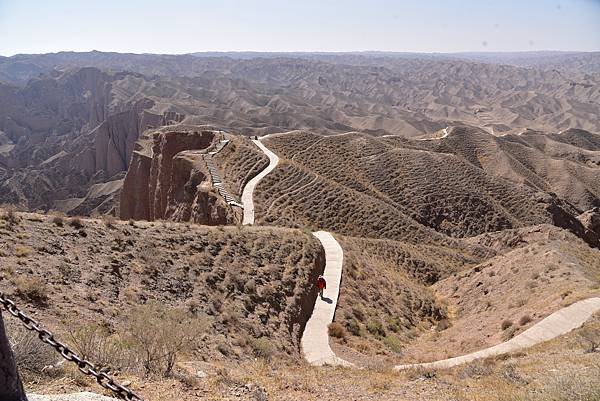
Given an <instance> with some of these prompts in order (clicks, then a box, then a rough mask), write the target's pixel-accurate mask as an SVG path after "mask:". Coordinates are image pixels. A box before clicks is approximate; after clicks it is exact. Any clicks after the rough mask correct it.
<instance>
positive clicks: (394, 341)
mask: <svg viewBox="0 0 600 401" xmlns="http://www.w3.org/2000/svg"><path fill="white" fill-rule="evenodd" d="M383 343H384V344H385V345H387V346H388V348H389V349H391V350H392V351H394V352H395V353H397V354H399V353H401V352H402V342H400V339H399V338H398V337H397V336H395V335H388V336H386V337H385V338H384V339H383Z"/></svg>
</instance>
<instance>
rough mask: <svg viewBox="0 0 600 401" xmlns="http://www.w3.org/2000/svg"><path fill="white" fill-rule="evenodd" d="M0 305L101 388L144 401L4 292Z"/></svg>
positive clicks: (133, 399) (121, 396)
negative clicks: (84, 357)
mask: <svg viewBox="0 0 600 401" xmlns="http://www.w3.org/2000/svg"><path fill="white" fill-rule="evenodd" d="M0 303H1V304H2V306H4V309H6V310H7V311H8V312H9V313H10V314H11V315H13V316H14V317H16V318H17V319H19V320H20V321H21V322H22V323H23V325H24V326H25V327H26V328H27V329H28V330H31V331H35V332H36V333H37V335H38V337H39V339H40V340H41V341H42V342H44V343H46V344H49V345H50V346H52V347H53V348H54V349H55V350H56V352H58V353H59V354H60V355H61V356H62V357H63V358H65V359H66V360H67V361H70V362H73V363H74V364H76V365H77V367H78V368H79V370H80V371H81V372H82V373H83V374H85V375H88V376H93V377H94V378H95V379H96V382H98V384H99V385H100V386H102V387H104V388H105V389H108V390H111V391H112V392H114V393H115V394H116V395H117V396H119V398H122V399H124V400H127V401H144V400H143V399H142V398H141V397H140V396H139V395H137V394H136V393H134V392H133V391H131V390H129V389H128V388H127V387H125V386H123V385H122V384H119V383H117V382H116V381H115V380H114V379H113V378H112V377H110V376H109V375H108V374H107V373H105V372H101V371H100V369H98V368H97V367H96V365H94V364H93V363H91V362H89V361H86V360H85V359H83V358H81V357H79V356H78V355H77V354H75V353H74V352H73V351H71V349H70V348H69V347H67V346H66V345H65V344H63V343H61V342H60V341H58V340H56V339H55V338H54V335H53V334H52V333H51V332H50V331H48V330H46V329H44V328H42V327H41V326H40V323H39V322H38V321H37V320H35V319H32V318H31V317H29V316H27V315H26V314H25V313H24V312H23V311H21V310H20V309H19V308H17V305H16V304H15V303H14V301H13V300H11V299H10V298H8V297H6V296H4V294H3V293H2V292H0Z"/></svg>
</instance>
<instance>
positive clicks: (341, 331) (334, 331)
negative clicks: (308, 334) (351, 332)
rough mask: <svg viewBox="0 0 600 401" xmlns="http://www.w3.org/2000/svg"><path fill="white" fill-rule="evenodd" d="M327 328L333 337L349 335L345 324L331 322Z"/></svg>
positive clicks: (342, 337)
mask: <svg viewBox="0 0 600 401" xmlns="http://www.w3.org/2000/svg"><path fill="white" fill-rule="evenodd" d="M327 328H328V330H329V335H330V336H331V337H335V338H339V339H345V338H346V336H347V335H348V334H347V333H346V329H345V328H344V326H342V325H341V324H339V323H337V322H333V323H330V324H329V326H328V327H327Z"/></svg>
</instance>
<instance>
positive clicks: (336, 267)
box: [300, 231, 354, 367]
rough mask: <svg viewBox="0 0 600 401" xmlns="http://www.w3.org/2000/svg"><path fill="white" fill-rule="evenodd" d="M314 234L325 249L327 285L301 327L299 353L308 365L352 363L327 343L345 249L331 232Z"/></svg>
mask: <svg viewBox="0 0 600 401" xmlns="http://www.w3.org/2000/svg"><path fill="white" fill-rule="evenodd" d="M313 235H314V236H315V237H316V238H317V239H318V240H319V241H320V242H321V245H323V248H324V249H325V272H324V273H323V277H325V281H326V282H327V288H326V289H325V291H324V292H323V299H321V298H320V297H317V299H316V300H315V306H314V308H313V312H312V315H311V316H310V319H309V320H308V322H307V323H306V327H305V328H304V333H303V334H302V340H301V342H300V343H301V346H302V352H303V353H304V358H306V360H307V361H308V363H310V364H311V365H316V366H322V365H337V366H348V367H350V366H354V365H353V364H352V363H350V362H348V361H345V360H343V359H341V358H339V357H338V356H336V355H335V354H334V353H333V351H332V350H331V347H330V346H329V329H328V326H329V324H330V323H331V322H333V317H334V315H335V308H336V306H337V301H338V297H339V295H340V282H341V281H342V265H343V263H344V251H343V250H342V247H341V246H340V244H339V243H338V242H337V241H336V239H335V238H333V235H331V234H330V233H328V232H327V231H317V232H314V233H313Z"/></svg>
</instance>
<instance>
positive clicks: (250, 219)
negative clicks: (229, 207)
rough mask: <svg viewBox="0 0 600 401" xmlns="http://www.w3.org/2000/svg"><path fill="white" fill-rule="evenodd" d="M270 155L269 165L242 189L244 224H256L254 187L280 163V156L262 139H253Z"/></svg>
mask: <svg viewBox="0 0 600 401" xmlns="http://www.w3.org/2000/svg"><path fill="white" fill-rule="evenodd" d="M252 142H254V143H255V144H256V146H258V147H259V148H260V150H262V151H263V153H264V154H266V155H267V156H268V157H269V165H268V166H267V167H266V168H265V169H264V170H263V171H261V172H260V173H258V174H257V175H256V176H255V177H254V178H252V179H251V180H250V181H248V183H247V184H246V186H245V187H244V190H243V191H242V205H244V218H243V219H242V224H243V225H248V224H254V189H255V188H256V185H258V183H259V182H260V180H262V179H263V178H265V176H266V175H267V174H269V173H270V172H271V171H273V170H274V169H275V167H276V166H277V163H279V157H277V155H276V154H275V153H273V152H271V151H270V150H269V149H267V148H266V146H265V145H263V144H262V143H261V142H260V140H256V139H254V140H252Z"/></svg>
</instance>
